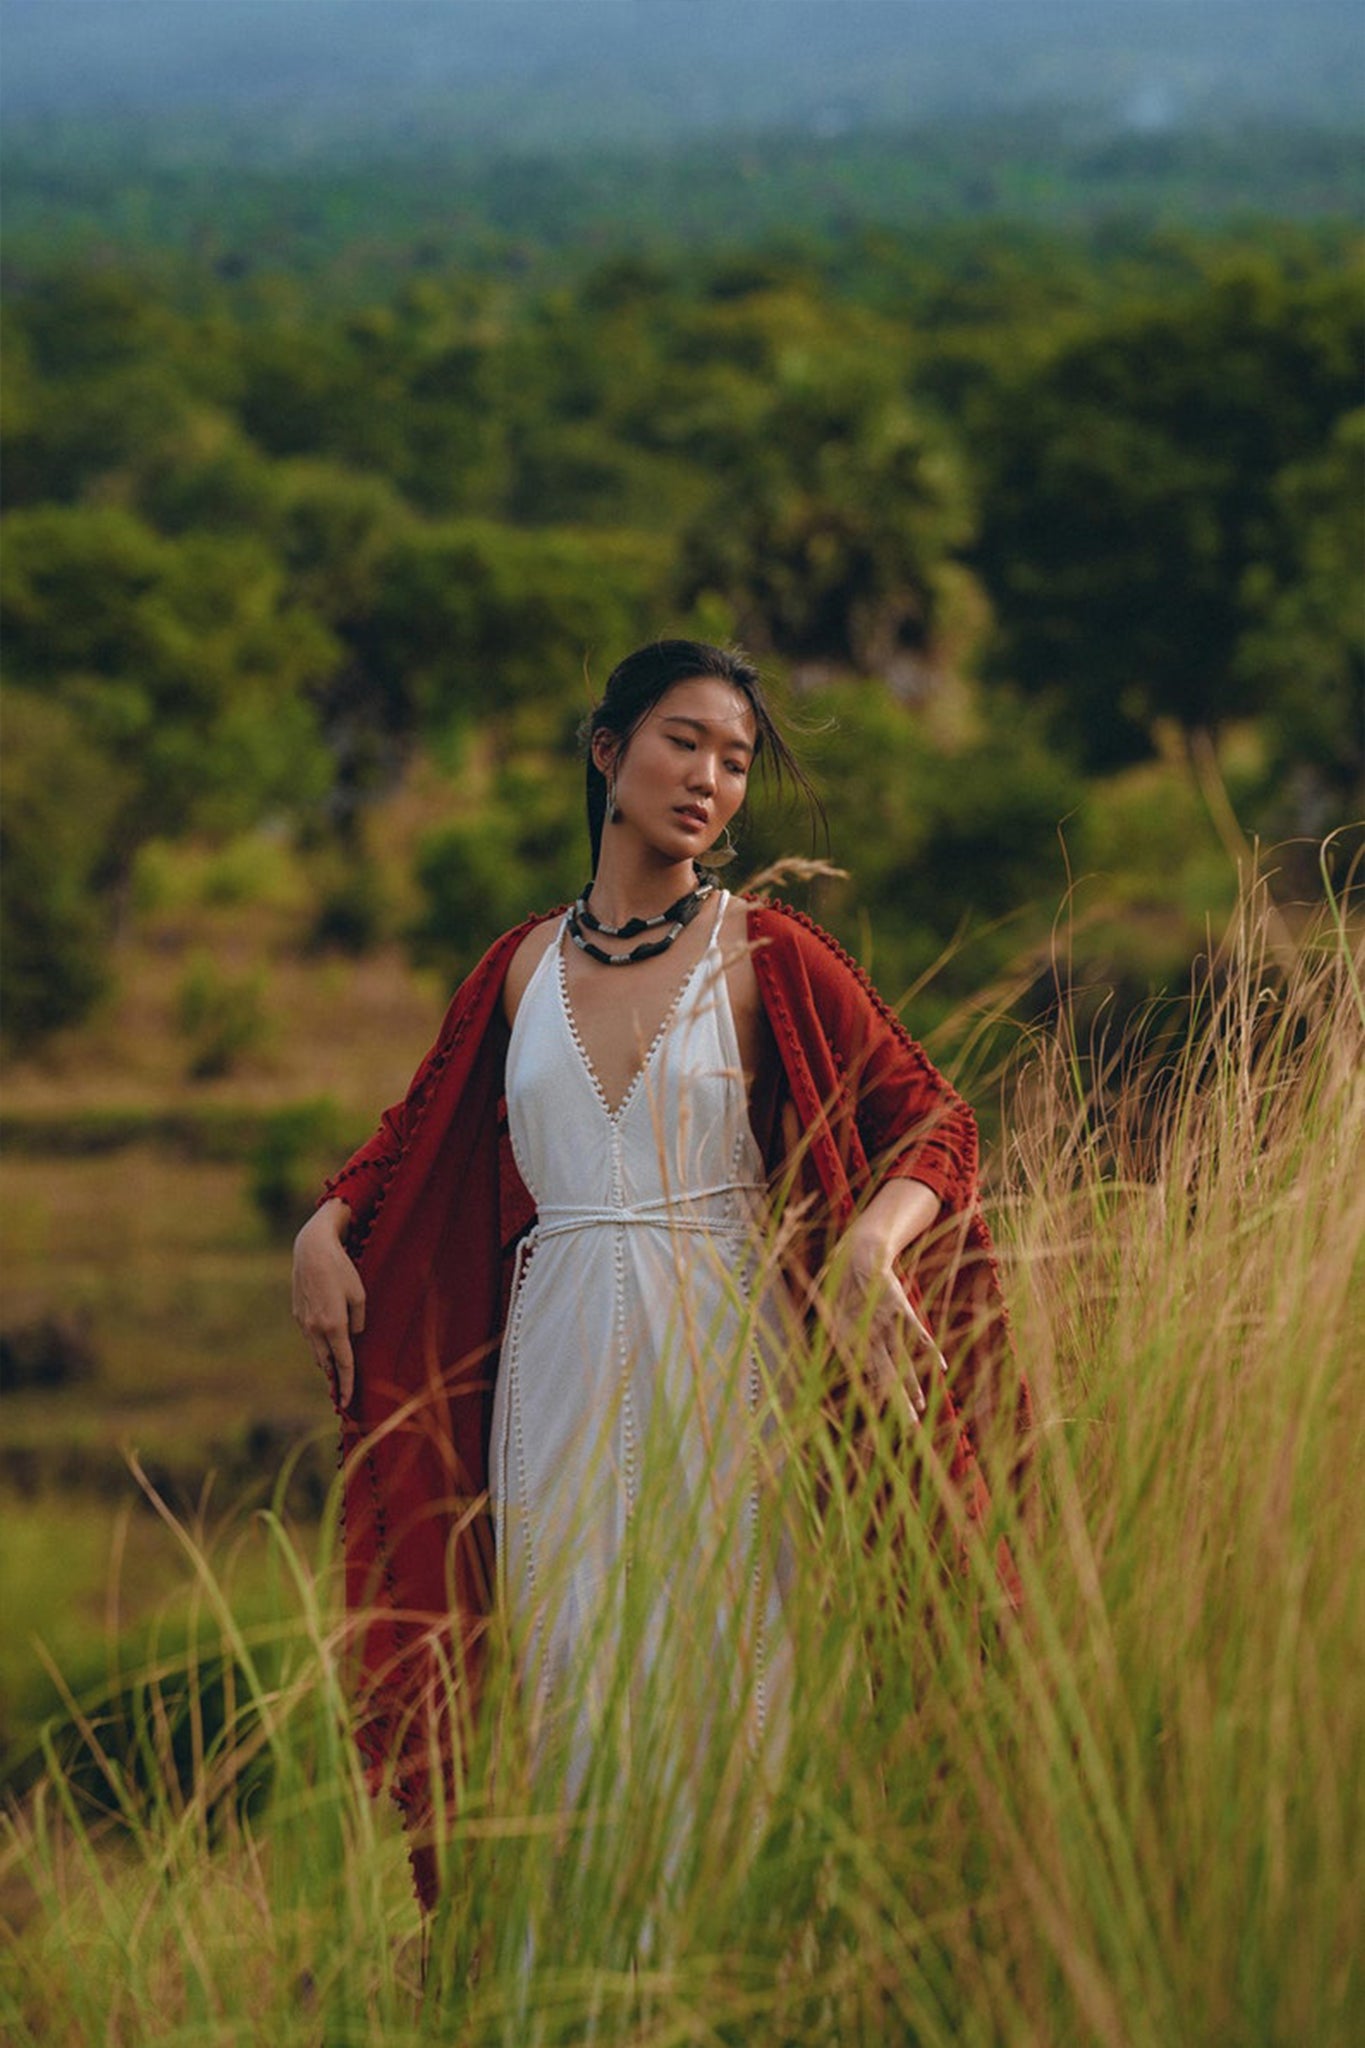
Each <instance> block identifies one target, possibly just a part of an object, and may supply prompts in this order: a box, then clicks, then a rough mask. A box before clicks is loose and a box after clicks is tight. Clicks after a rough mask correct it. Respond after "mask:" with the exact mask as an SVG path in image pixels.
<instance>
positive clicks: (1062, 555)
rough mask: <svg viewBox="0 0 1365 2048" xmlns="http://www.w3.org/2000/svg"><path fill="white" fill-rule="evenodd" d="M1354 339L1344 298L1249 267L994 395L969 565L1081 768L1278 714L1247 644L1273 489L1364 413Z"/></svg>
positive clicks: (1333, 282) (1119, 325)
mask: <svg viewBox="0 0 1365 2048" xmlns="http://www.w3.org/2000/svg"><path fill="white" fill-rule="evenodd" d="M1357 324H1358V319H1357V308H1356V304H1355V295H1354V293H1353V292H1352V291H1351V289H1350V288H1349V286H1348V285H1347V284H1346V283H1345V282H1344V281H1342V280H1339V279H1334V278H1329V279H1327V280H1325V281H1323V280H1321V279H1315V280H1314V281H1312V282H1310V283H1305V284H1299V283H1290V282H1286V281H1285V280H1284V279H1282V278H1281V277H1279V276H1278V275H1276V273H1275V271H1274V269H1273V268H1272V267H1271V266H1270V265H1269V264H1266V265H1262V266H1260V267H1257V268H1252V267H1244V268H1241V269H1239V270H1237V271H1235V272H1232V273H1230V274H1228V275H1226V276H1224V277H1222V278H1221V279H1219V280H1218V281H1216V282H1215V283H1214V284H1213V285H1212V286H1211V287H1210V288H1208V289H1206V290H1204V291H1202V292H1199V293H1197V294H1193V295H1190V296H1187V297H1185V298H1184V299H1183V300H1182V301H1181V302H1180V303H1178V304H1176V305H1174V306H1171V307H1163V308H1162V309H1161V310H1160V311H1156V312H1147V313H1144V314H1143V315H1141V316H1140V317H1137V318H1134V317H1133V316H1132V315H1131V314H1124V315H1123V316H1122V317H1121V318H1119V319H1117V320H1116V321H1114V322H1113V323H1112V324H1109V325H1106V326H1104V327H1103V328H1101V329H1100V330H1099V331H1097V332H1095V333H1093V334H1092V335H1090V336H1089V337H1087V338H1086V339H1084V340H1083V341H1080V342H1076V343H1074V344H1071V345H1069V346H1067V347H1064V348H1063V349H1062V350H1061V351H1060V353H1058V354H1057V355H1056V356H1055V357H1054V358H1053V359H1052V360H1051V361H1050V362H1049V363H1048V364H1047V365H1046V367H1045V368H1044V369H1042V370H1041V371H1039V372H1034V373H1031V374H1028V375H1025V376H1024V377H1023V378H1022V379H1019V380H1015V381H1012V382H1010V383H1007V384H1005V385H1003V386H1002V387H1001V389H1000V391H999V394H998V400H997V409H996V413H995V419H994V423H993V429H992V432H991V435H990V442H991V446H992V449H993V454H992V456H991V458H990V460H989V462H988V465H987V467H988V472H989V475H988V482H987V485H986V488H985V495H984V503H983V521H984V523H983V528H982V538H981V545H980V554H979V559H980V564H981V567H982V570H983V572H984V574H985V577H986V581H987V585H988V587H989V589H990V592H991V595H992V598H993V599H994V601H995V603H996V606H997V610H998V616H999V621H1000V629H1001V641H1000V649H999V656H998V667H999V668H1000V670H1001V671H1002V672H1004V673H1006V674H1009V675H1012V676H1014V677H1016V678H1017V679H1018V680H1019V682H1020V683H1021V684H1022V685H1023V686H1024V687H1025V688H1026V689H1027V690H1029V691H1030V692H1033V693H1035V694H1037V695H1039V696H1041V697H1042V698H1043V699H1044V700H1045V701H1047V702H1048V703H1049V704H1050V705H1051V706H1052V708H1053V710H1054V712H1055V729H1056V731H1057V732H1058V734H1059V735H1061V736H1064V737H1065V739H1066V741H1067V742H1068V744H1071V745H1074V746H1077V747H1079V749H1080V751H1081V753H1082V755H1083V757H1084V758H1085V759H1086V760H1087V761H1088V762H1090V763H1091V764H1092V765H1094V766H1096V767H1106V766H1111V765H1115V764H1118V763H1120V762H1122V761H1125V760H1130V759H1136V758H1139V757H1140V756H1141V755H1142V754H1144V753H1145V752H1147V751H1148V750H1149V749H1150V746H1151V734H1152V727H1153V722H1154V721H1155V720H1156V719H1157V718H1159V717H1162V716H1165V717H1169V718H1173V719H1175V720H1176V721H1177V722H1178V724H1179V725H1181V726H1182V727H1184V728H1186V729H1187V730H1190V729H1195V728H1202V729H1204V730H1206V731H1208V732H1209V733H1216V732H1217V729H1218V727H1219V726H1220V725H1221V724H1223V723H1224V722H1225V721H1226V720H1228V719H1230V718H1235V717H1245V716H1248V715H1251V714H1254V713H1256V712H1258V711H1261V710H1264V709H1266V708H1267V707H1270V708H1272V709H1273V710H1275V712H1276V713H1277V715H1278V713H1279V711H1280V710H1281V709H1282V708H1283V706H1282V704H1281V703H1280V701H1279V696H1280V693H1279V691H1278V686H1277V683H1276V677H1275V674H1274V673H1272V667H1271V666H1270V665H1268V664H1267V663H1266V662H1265V661H1264V660H1261V661H1255V660H1250V659H1245V658H1243V655H1242V652H1241V648H1242V641H1243V636H1244V635H1245V634H1246V633H1247V632H1248V631H1249V629H1250V628H1251V627H1252V625H1253V624H1254V623H1255V624H1259V618H1258V617H1257V616H1256V608H1257V605H1258V604H1259V602H1260V600H1259V598H1258V597H1257V595H1256V593H1257V592H1258V591H1260V590H1262V589H1263V588H1264V576H1265V565H1267V564H1274V562H1275V561H1276V559H1277V557H1278V558H1280V559H1284V558H1285V557H1286V555H1288V554H1292V549H1293V543H1292V542H1291V541H1290V540H1288V539H1287V537H1286V535H1285V531H1284V528H1285V520H1286V516H1287V515H1288V516H1289V517H1291V519H1292V516H1293V515H1292V512H1291V510H1290V502H1289V498H1287V497H1286V487H1285V486H1284V485H1283V484H1282V482H1281V477H1282V473H1283V472H1285V471H1287V470H1288V469H1290V468H1291V467H1296V466H1298V465H1301V464H1302V463H1304V462H1306V461H1307V462H1311V461H1313V460H1314V459H1315V458H1317V457H1319V456H1320V455H1321V452H1322V451H1323V449H1324V448H1325V447H1326V446H1327V444H1328V442H1329V440H1330V437H1331V435H1332V432H1333V429H1334V425H1335V423H1336V421H1337V420H1338V418H1339V417H1340V416H1341V414H1342V413H1343V412H1345V411H1346V410H1347V409H1348V408H1349V407H1350V406H1352V405H1354V404H1355V403H1357V402H1358V391H1359V381H1360V379H1359V366H1358V362H1357V340H1356V330H1357ZM1290 496H1291V497H1292V491H1291V492H1290ZM1334 502H1335V501H1334ZM1272 574H1273V571H1272ZM1249 601H1250V610H1249V608H1248V606H1249Z"/></svg>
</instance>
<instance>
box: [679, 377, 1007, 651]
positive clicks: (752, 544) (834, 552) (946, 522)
mask: <svg viewBox="0 0 1365 2048" xmlns="http://www.w3.org/2000/svg"><path fill="white" fill-rule="evenodd" d="M717 470H718V487H717V490H716V492H715V494H714V496H713V497H712V498H711V499H710V500H709V501H708V503H707V504H706V505H705V506H703V507H702V509H701V510H700V512H699V513H698V515H697V517H696V519H695V520H694V522H693V523H692V525H691V526H690V527H689V528H688V529H687V531H686V532H685V533H684V535H683V539H682V549H683V567H682V580H681V585H680V592H679V594H680V597H681V598H682V601H683V602H684V603H695V602H697V601H698V599H700V598H702V597H703V596H704V595H708V594H714V595H719V596H720V597H722V598H723V599H724V600H725V602H726V603H727V604H728V605H729V606H730V607H731V608H732V609H733V611H734V614H735V616H736V618H737V620H738V623H739V630H740V633H741V636H742V637H743V638H744V639H745V640H746V642H749V643H751V644H753V645H754V646H755V647H757V648H760V649H764V650H768V651H771V652H773V653H775V654H778V655H780V656H781V657H782V658H783V659H784V660H786V661H789V662H792V663H795V664H798V665H802V666H805V665H809V664H813V663H816V664H823V665H826V666H832V667H835V668H851V669H854V670H856V671H859V672H861V673H864V674H866V673H867V672H869V671H878V672H881V673H883V674H889V675H895V674H896V673H897V672H898V671H899V670H905V671H907V672H908V673H909V674H910V675H913V674H915V673H916V671H924V670H926V669H927V670H930V671H931V670H932V668H933V665H934V663H935V661H936V660H937V659H939V658H941V656H942V653H943V652H944V643H945V641H947V640H948V638H949V635H950V630H951V625H952V624H953V623H955V621H954V620H953V617H952V614H953V609H954V607H953V604H952V599H953V597H954V596H956V595H957V594H958V586H957V585H956V584H955V582H954V580H953V579H952V577H951V576H950V575H948V574H945V570H946V568H947V565H948V562H949V559H950V557H951V556H952V554H953V553H954V552H955V551H957V550H959V549H960V548H961V547H962V546H963V545H964V543H965V542H966V541H967V540H968V538H969V537H970V533H971V525H972V513H971V510H970V507H969V501H968V498H967V492H966V487H965V480H964V478H963V476H962V472H961V465H960V463H959V462H958V461H957V460H956V459H955V457H954V454H953V452H952V450H951V448H950V447H949V446H948V444H947V442H946V440H945V438H944V437H943V436H942V435H940V434H937V433H935V432H933V431H932V430H930V429H928V428H926V427H925V426H924V424H923V423H922V422H921V421H920V420H918V419H916V418H915V416H914V415H913V414H912V413H911V412H910V411H909V410H908V409H907V407H906V406H905V405H904V404H903V403H902V402H900V401H898V400H896V399H895V398H893V397H888V396H887V395H886V393H885V391H884V390H882V391H879V390H878V389H877V388H876V386H875V385H873V386H869V385H868V383H867V382H866V381H864V380H862V379H859V380H858V381H856V382H855V381H849V382H844V381H843V380H842V379H839V378H834V379H832V378H830V377H829V375H828V373H827V372H826V373H823V374H822V373H812V372H811V371H810V370H807V369H805V368H804V367H803V368H802V369H801V370H799V371H797V372H795V373H789V374H788V375H787V376H786V377H785V378H784V379H782V380H781V382H780V383H779V386H778V389H777V391H776V392H775V394H774V396H773V398H772V401H771V403H770V404H769V405H768V406H767V407H766V408H765V410H764V412H763V413H762V414H761V416H760V417H759V418H758V420H757V421H755V422H754V423H753V426H752V427H751V429H750V430H749V432H748V433H738V434H736V435H735V437H734V439H733V440H732V441H731V444H730V446H729V448H728V450H727V452H726V455H725V457H724V459H723V460H722V461H720V462H718V464H717Z"/></svg>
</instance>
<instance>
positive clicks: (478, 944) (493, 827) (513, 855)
mask: <svg viewBox="0 0 1365 2048" xmlns="http://www.w3.org/2000/svg"><path fill="white" fill-rule="evenodd" d="M583 841H584V825H583V817H582V797H581V793H580V790H579V788H578V783H577V778H570V777H568V776H567V775H566V774H565V771H564V766H563V763H562V762H560V761H553V762H550V763H548V764H546V763H543V762H542V763H537V762H536V761H535V760H534V759H530V760H526V759H522V760H518V761H517V762H515V763H513V764H510V765H508V766H507V767H505V768H504V769H502V770H501V771H500V773H499V775H498V777H497V781H496V784H495V787H494V790H493V791H492V793H491V796H490V800H489V802H488V803H487V805H486V807H485V806H481V807H480V808H478V809H477V810H474V811H472V812H470V813H469V814H468V815H467V816H465V817H463V818H459V819H456V820H455V821H454V823H452V824H450V825H446V826H443V827H441V828H440V830H438V831H436V832H433V833H432V834H430V835H429V837H428V838H427V840H426V841H425V843H424V845H423V847H422V850H421V853H420V855H419V857H418V863H417V878H418V881H419V883H420V884H421V887H422V891H423V895H424V898H425V906H424V909H423V912H422V914H421V916H420V918H419V919H418V920H417V921H416V922H415V924H414V925H413V928H412V931H411V933H410V934H409V937H410V941H411V944H412V949H413V953H414V956H415V958H416V959H417V960H418V961H420V962H422V963H424V964H429V965H430V964H434V965H438V966H440V967H442V968H443V969H444V970H445V972H446V974H447V975H448V976H449V977H450V978H451V979H452V980H453V979H454V978H456V977H457V976H459V975H460V974H462V973H464V972H467V970H468V969H469V968H470V967H472V966H473V964H474V962H475V961H476V960H477V959H478V957H479V955H480V953H482V952H483V950H484V948H485V947H486V946H487V945H488V944H489V942H490V941H491V940H492V939H494V938H495V937H496V936H497V934H498V933H499V932H500V931H505V930H506V929H507V927H508V926H509V925H512V924H518V923H520V921H521V919H522V918H523V917H525V916H526V915H527V914H528V913H529V912H530V911H531V910H532V909H549V908H550V907H551V906H552V905H553V904H555V903H560V902H567V901H568V900H569V899H570V898H571V897H573V896H576V895H577V893H578V891H579V889H580V888H581V887H582V885H583V881H584V878H585V877H584V872H583V870H584V867H585V862H586V856H585V854H584V851H583Z"/></svg>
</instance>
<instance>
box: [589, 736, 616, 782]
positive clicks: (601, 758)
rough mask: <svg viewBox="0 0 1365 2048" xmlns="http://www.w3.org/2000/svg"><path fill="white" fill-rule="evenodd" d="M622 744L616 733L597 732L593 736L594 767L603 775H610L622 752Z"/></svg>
mask: <svg viewBox="0 0 1365 2048" xmlns="http://www.w3.org/2000/svg"><path fill="white" fill-rule="evenodd" d="M620 749H621V742H620V741H619V740H618V739H617V737H616V734H615V733H614V732H600V731H599V732H595V733H594V734H593V736H592V765H593V767H594V768H596V769H597V771H598V773H599V774H601V775H609V774H610V773H611V770H612V768H613V766H614V765H615V762H616V756H617V754H618V753H619V752H620Z"/></svg>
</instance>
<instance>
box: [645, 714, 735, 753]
mask: <svg viewBox="0 0 1365 2048" xmlns="http://www.w3.org/2000/svg"><path fill="white" fill-rule="evenodd" d="M663 722H664V724H665V725H690V726H691V727H692V728H693V730H694V731H695V732H711V731H713V730H714V727H715V724H716V723H717V722H718V721H713V720H712V719H709V718H687V717H684V715H683V713H682V712H681V711H665V713H664V718H663ZM727 744H728V745H730V746H732V747H734V748H735V750H736V752H738V753H742V754H752V753H753V751H754V750H753V747H752V746H751V745H750V743H749V741H748V740H740V739H731V740H730V741H728V742H727Z"/></svg>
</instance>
